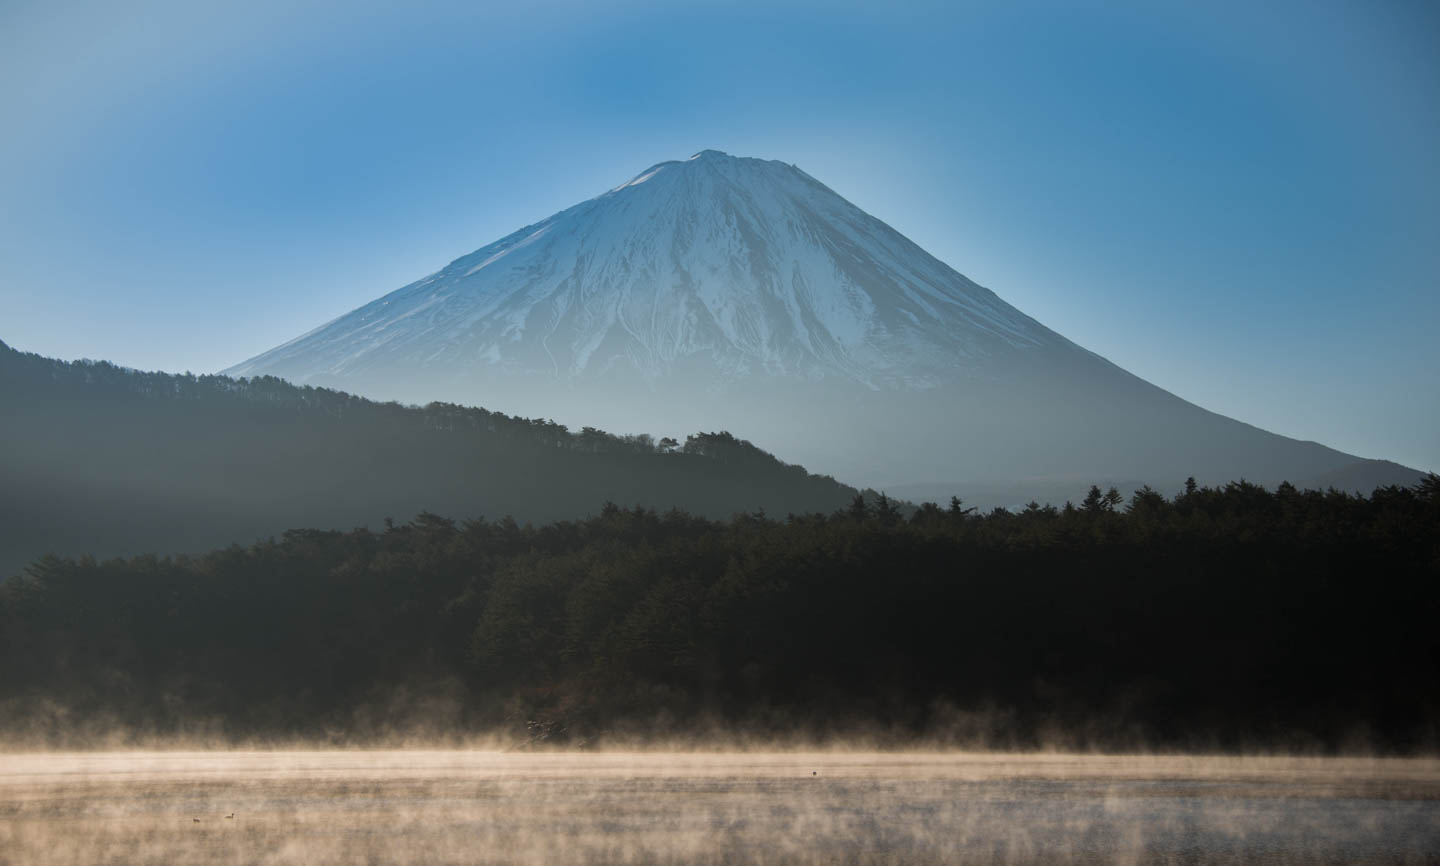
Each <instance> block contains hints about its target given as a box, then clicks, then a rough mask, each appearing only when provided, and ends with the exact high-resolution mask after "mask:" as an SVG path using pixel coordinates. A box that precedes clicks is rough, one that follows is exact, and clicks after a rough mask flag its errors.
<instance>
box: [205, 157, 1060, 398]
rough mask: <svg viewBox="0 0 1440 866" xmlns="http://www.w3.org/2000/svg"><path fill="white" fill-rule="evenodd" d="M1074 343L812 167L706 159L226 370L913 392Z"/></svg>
mask: <svg viewBox="0 0 1440 866" xmlns="http://www.w3.org/2000/svg"><path fill="white" fill-rule="evenodd" d="M1060 344H1064V345H1068V343H1066V341H1064V340H1063V338H1061V337H1059V336H1058V335H1056V334H1054V333H1053V332H1051V331H1049V330H1048V329H1046V328H1044V327H1042V326H1041V325H1039V324H1038V323H1036V322H1035V321H1034V320H1032V319H1030V318H1029V317H1027V316H1025V315H1024V314H1022V313H1020V312H1019V311H1018V310H1016V309H1014V308H1013V307H1011V306H1009V305H1008V304H1006V303H1005V302H1003V301H1001V300H1000V299H999V298H998V297H996V296H995V295H994V294H993V293H992V292H990V291H988V290H986V289H983V288H981V287H980V286H977V285H976V284H974V283H973V282H971V281H970V280H968V279H966V278H965V277H963V276H961V275H960V274H958V273H956V272H955V271H954V270H952V269H951V268H949V267H948V266H946V265H945V264H943V263H941V262H940V261H938V260H936V259H935V258H933V257H932V256H930V255H928V254H927V253H925V252H924V251H923V250H921V249H920V248H919V247H917V246H915V244H913V243H911V242H910V241H909V240H907V239H906V238H904V237H902V236H901V235H900V234H899V233H898V232H896V231H894V230H893V229H891V228H890V227H889V226H887V225H885V224H884V223H882V222H881V221H879V220H877V219H875V218H874V217H872V216H870V215H869V214H866V213H865V212H863V211H861V210H860V209H859V208H857V207H855V206H854V205H852V204H850V203H849V202H848V201H846V200H845V199H843V198H841V197H840V196H838V195H836V194H835V193H834V192H832V191H831V190H830V189H829V188H827V187H825V186H824V185H823V184H821V183H819V182H818V181H816V180H814V179H813V178H811V177H810V176H809V175H807V174H805V173H804V172H803V171H800V170H799V169H798V168H796V167H794V166H791V165H787V164H785V163H781V162H776V161H766V160H760V159H752V158H743V157H734V156H730V155H728V154H725V153H723V152H721V151H717V150H702V151H700V152H699V153H696V154H694V155H693V156H691V157H689V158H688V159H685V160H680V161H670V162H662V163H659V164H657V165H653V166H651V167H650V168H648V169H646V170H645V171H643V172H641V173H640V174H637V175H635V176H634V177H633V178H631V179H630V180H629V181H627V182H626V183H624V184H621V185H620V186H617V187H615V188H613V189H611V190H610V191H609V192H607V193H605V194H603V195H601V196H599V197H597V198H594V199H590V200H589V201H585V202H582V203H580V204H578V205H575V206H574V207H571V208H569V209H567V210H564V211H561V212H560V213H558V214H555V215H554V216H551V217H549V218H548V219H546V220H542V221H541V222H539V223H536V224H535V225H531V226H527V227H525V228H523V229H521V230H519V231H517V232H515V233H513V234H511V235H509V236H507V237H504V238H501V239H500V240H498V241H495V242H494V243H492V244H489V245H488V246H485V247H482V248H480V249H478V250H476V251H475V252H473V253H471V254H469V255H466V256H462V257H461V258H459V259H456V260H455V261H454V262H451V263H450V264H449V265H448V266H446V267H445V268H443V269H441V270H440V271H438V272H436V273H434V274H431V275H430V276H427V277H425V278H424V279H421V280H419V281H417V282H414V283H411V284H410V285H408V286H404V287H402V288H400V289H397V290H396V291H394V292H391V293H390V294H388V295H385V296H384V297H382V298H380V299H378V300H376V301H374V302H372V303H370V304H368V305H366V306H364V307H361V308H360V309H358V310H355V311H354V312H351V313H349V314H347V315H345V316H342V317H340V318H339V319H336V320H335V321H333V322H331V323H329V324H328V325H325V326H324V327H322V328H319V329H318V330H316V331H313V332H311V333H309V334H306V335H304V336H303V337H301V338H298V339H296V340H294V341H292V342H290V343H287V344H285V345H283V346H280V347H278V348H276V349H274V350H271V351H270V352H267V353H265V354H263V355H260V356H259V357H256V358H254V359H251V360H250V361H247V362H245V363H243V364H240V365H238V366H236V367H234V368H232V369H231V370H230V371H228V372H231V373H234V374H237V375H250V374H255V373H262V372H273V373H277V374H279V375H284V376H287V377H289V378H292V379H298V380H301V381H303V380H305V379H308V378H311V377H314V376H325V377H327V378H333V377H346V376H350V375H363V374H364V373H366V372H367V371H375V370H380V369H383V370H386V371H387V372H389V373H393V372H394V371H396V370H403V369H413V370H428V371H430V372H432V373H433V372H436V371H446V372H447V373H452V374H456V375H460V374H464V375H470V374H478V373H486V374H510V373H529V374H539V375H543V376H545V377H549V378H553V379H557V380H562V381H580V380H584V379H586V378H589V377H594V376H597V375H607V376H613V375H622V376H629V375H633V376H636V377H639V378H641V379H644V380H654V379H657V378H661V377H665V376H668V375H671V374H672V373H673V372H674V371H675V370H676V369H678V368H680V367H684V368H686V369H687V370H694V369H695V368H697V367H701V368H705V369H708V370H709V371H710V372H711V373H712V374H713V375H715V376H719V377H722V378H735V377H747V376H757V375H758V376H767V377H775V376H779V377H799V378H802V379H810V380H813V379H819V378H825V377H841V378H844V379H848V380H854V381H857V382H860V383H863V384H865V385H867V386H869V387H872V388H903V389H910V388H924V387H928V386H931V385H934V384H938V383H940V382H943V381H946V380H949V379H952V378H955V377H963V376H967V375H973V374H974V371H975V370H976V369H977V368H978V367H981V366H983V365H984V364H985V363H986V362H987V360H988V359H991V358H993V357H994V356H996V355H997V354H1007V353H1012V352H1015V351H1025V350H1027V349H1033V348H1036V347H1040V346H1046V345H1060Z"/></svg>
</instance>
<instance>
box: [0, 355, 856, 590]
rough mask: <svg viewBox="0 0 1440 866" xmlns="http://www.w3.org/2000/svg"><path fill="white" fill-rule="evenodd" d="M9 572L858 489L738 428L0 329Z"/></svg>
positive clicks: (775, 507)
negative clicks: (338, 535)
mask: <svg viewBox="0 0 1440 866" xmlns="http://www.w3.org/2000/svg"><path fill="white" fill-rule="evenodd" d="M0 406H3V411H4V423H3V424H0V490H3V491H4V496H3V497H0V576H6V575H9V574H12V573H14V572H15V571H16V570H18V569H20V568H21V567H23V566H24V564H25V563H26V562H29V561H31V560H33V559H34V558H35V557H37V556H40V555H42V554H44V553H48V552H54V553H60V554H69V555H79V554H85V553H91V554H95V555H100V556H112V555H118V554H135V553H143V552H146V551H153V550H165V551H171V552H173V551H196V552H199V551H203V550H207V549H211V548H215V547H221V546H224V545H227V544H231V543H234V542H241V543H248V542H250V541H253V540H255V539H257V538H263V537H266V536H269V535H273V534H277V533H280V532H283V531H284V530H286V529H289V528H291V527H294V526H309V527H321V528H343V529H350V528H353V527H356V526H364V525H368V526H377V527H378V526H379V525H380V524H381V522H382V521H383V520H384V519H385V518H386V517H388V516H394V517H397V518H399V519H402V520H403V519H406V518H409V517H410V516H412V515H414V514H417V513H419V512H421V511H423V510H426V509H431V510H435V511H439V512H442V513H445V514H449V515H453V516H455V517H462V518H470V517H479V516H481V515H491V516H500V515H512V516H513V517H515V519H517V520H520V521H522V522H523V521H551V520H560V519H570V518H577V517H582V516H585V515H586V514H593V513H595V512H596V511H598V510H599V508H600V506H601V505H602V504H603V503H604V502H606V501H607V500H614V501H618V502H627V503H644V504H645V505H647V506H652V507H656V508H661V509H665V508H670V507H681V508H685V509H686V510H688V511H690V512H693V513H696V514H701V515H706V516H710V517H728V516H730V515H731V514H735V513H738V512H747V511H753V510H755V509H759V508H763V509H766V510H768V511H771V512H775V513H779V514H785V513H787V512H791V511H795V512H804V511H814V510H821V511H827V510H830V509H833V508H837V507H840V506H841V505H843V504H844V503H845V502H847V501H849V499H850V498H851V497H852V496H853V495H854V494H855V490H854V489H853V488H850V487H846V486H845V485H842V484H839V483H837V482H836V481H835V480H834V479H831V478H827V477H820V476H815V475H810V474H809V473H807V472H806V471H805V470H804V469H803V468H801V467H799V466H790V465H787V464H784V463H782V462H780V461H779V460H777V459H775V458H774V457H772V456H771V455H769V454H767V453H765V452H764V451H761V450H760V449H758V448H756V447H754V446H753V445H751V444H750V443H749V442H745V441H743V440H739V439H736V438H735V437H733V436H731V435H729V434H728V433H712V434H697V435H695V436H691V437H689V438H688V439H687V440H686V441H685V442H684V443H677V442H673V441H670V440H662V441H661V442H656V441H654V440H653V439H652V438H651V437H650V436H648V435H638V436H614V435H610V434H608V433H605V432H603V431H600V430H595V429H593V428H589V427H587V428H585V429H583V430H581V431H580V432H578V433H572V432H569V431H567V430H566V429H565V428H564V427H562V426H560V425H558V424H555V423H553V422H549V421H541V420H531V419H525V418H513V417H510V416H507V415H504V414H501V413H498V412H489V411H486V410H484V409H472V408H465V407H461V406H454V405H448V404H439V403H432V404H431V405H429V406H426V407H424V408H418V407H406V406H401V405H400V404H398V403H376V402H372V401H369V400H365V399H362V398H359V397H354V396H351V395H349V394H344V393H341V392H338V391H329V390H325V389H317V388H299V387H296V386H294V385H290V384H288V383H286V382H283V381H281V380H279V379H274V378H270V377H259V378H255V379H240V380H236V379H230V378H226V377H223V376H194V375H190V374H185V375H175V374H167V373H142V372H139V371H135V370H128V369H125V368H121V367H117V366H115V365H113V364H108V363H105V362H92V361H79V362H75V363H66V362H63V361H56V360H52V359H48V358H42V357H40V356H38V355H34V354H29V353H21V352H17V351H15V350H13V349H11V348H10V347H8V346H6V345H4V344H3V343H0Z"/></svg>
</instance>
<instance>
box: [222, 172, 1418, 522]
mask: <svg viewBox="0 0 1440 866" xmlns="http://www.w3.org/2000/svg"><path fill="white" fill-rule="evenodd" d="M224 372H225V373H226V374H227V375H232V376H256V375H274V376H278V377H281V378H284V379H288V380H290V381H292V382H296V383H304V384H314V385H324V386H329V387H335V388H340V389H343V390H347V391H353V392H357V393H361V394H364V395H367V396H372V397H378V398H383V399H399V400H403V401H406V402H417V401H430V400H444V401H449V402H457V403H467V404H479V405H484V406H486V407H487V408H490V409H496V410H501V411H505V412H509V413H512V414H517V415H527V416H539V417H549V418H554V419H556V420H559V421H562V422H564V423H568V424H572V425H579V424H590V425H596V426H604V427H608V428H610V429H614V430H619V431H627V430H629V431H644V432H651V433H656V434H662V435H663V434H680V433H685V432H693V431H694V430H696V429H728V430H731V431H732V432H734V433H736V434H737V435H741V436H744V437H745V438H749V439H753V440H754V441H756V442H758V443H760V444H762V445H764V446H765V447H767V448H770V449H773V450H775V451H776V452H777V453H779V454H780V455H782V456H783V457H785V458H786V459H790V460H799V461H800V462H802V463H804V464H805V465H807V466H808V467H810V468H812V469H816V470H819V471H824V472H830V473H833V474H836V475H837V476H839V477H841V478H843V479H844V480H847V481H852V482H859V483H863V484H873V485H882V484H883V485H888V486H889V487H890V489H892V490H894V491H897V492H902V495H903V493H905V492H909V493H912V494H915V495H921V494H923V493H924V492H926V487H927V486H928V485H940V486H945V487H953V486H955V485H957V484H969V485H971V487H972V488H973V489H976V490H983V491H987V492H986V493H985V494H984V495H982V496H981V499H986V498H988V499H992V500H994V501H995V502H997V503H1007V504H1008V503H1013V502H1015V501H1021V500H1023V499H1024V498H1029V496H1030V495H1031V494H1036V495H1041V494H1043V495H1047V496H1065V495H1069V490H1070V487H1073V485H1075V484H1078V483H1079V482H1081V481H1083V482H1085V483H1089V482H1091V481H1113V482H1116V483H1121V484H1125V483H1130V484H1139V483H1150V484H1152V485H1155V486H1157V487H1159V488H1161V489H1171V488H1173V487H1174V486H1175V485H1177V484H1178V482H1179V481H1181V480H1183V479H1184V478H1186V477H1187V476H1195V477H1196V478H1198V479H1200V480H1201V481H1204V482H1223V481H1228V480H1234V479H1238V478H1242V477H1243V478H1247V479H1250V480H1253V481H1260V482H1266V483H1275V482H1278V481H1281V480H1290V481H1292V482H1296V483H1298V484H1302V485H1311V486H1329V485H1331V484H1335V485H1337V486H1345V487H1351V488H1357V489H1365V490H1367V491H1368V489H1369V488H1371V487H1373V486H1375V485H1376V484H1380V483H1406V482H1408V481H1410V480H1412V479H1413V478H1415V477H1418V473H1416V472H1414V471H1413V470H1408V469H1406V468H1404V467H1401V466H1398V465H1396V464H1393V463H1387V462H1384V461H1373V460H1362V459H1361V458H1358V457H1355V456H1352V455H1348V454H1344V453H1342V452H1339V451H1335V450H1333V449H1330V448H1326V447H1324V446H1322V445H1318V444H1316V443H1313V442H1301V441H1297V440H1293V439H1288V438H1285V437H1281V436H1278V435H1275V434H1272V433H1268V432H1266V431H1263V430H1260V429H1258V428H1255V427H1251V426H1249V425H1246V424H1243V423H1241V422H1238V421H1235V420H1232V419H1229V418H1225V417H1223V416H1220V415H1217V414H1214V413H1211V412H1208V411H1206V410H1204V409H1201V408H1199V407H1197V406H1195V405H1193V404H1190V403H1187V402H1185V401H1184V400H1181V399H1180V398H1178V397H1176V396H1174V395H1172V394H1170V393H1168V392H1166V391H1164V390H1162V389H1160V388H1158V387H1155V386H1153V385H1151V384H1149V383H1147V382H1145V381H1143V380H1141V379H1139V378H1137V377H1135V376H1133V375H1131V374H1130V373H1128V372H1126V371H1124V370H1122V369H1120V368H1119V367H1117V366H1115V365H1113V364H1111V363H1110V362H1108V361H1106V360H1105V359H1103V358H1101V357H1100V356H1098V355H1095V354H1094V353H1092V352H1089V351H1087V350H1085V349H1083V348H1081V347H1080V346H1077V345H1076V344H1074V343H1072V342H1070V341H1069V340H1067V339H1065V338H1064V337H1062V336H1061V335H1059V334H1057V333H1055V332H1054V331H1052V330H1050V329H1049V328H1046V327H1045V326H1044V325H1042V324H1040V323H1039V322H1037V321H1035V320H1034V319H1032V318H1030V317H1029V316H1027V315H1025V314H1024V313H1022V312H1020V311H1019V310H1017V309H1016V308H1014V307H1012V306H1011V305H1009V304H1007V303H1005V302H1004V301H1003V300H1001V299H1000V298H999V297H998V296H996V295H995V293H994V292H991V291H990V290H988V289H985V288H983V287H981V286H979V285H976V284H975V283H974V282H972V281H971V280H969V279H967V278H966V277H964V276H962V275H961V274H960V273H958V272H956V271H955V270H954V269H952V268H951V267H949V266H948V265H946V264H945V263H943V262H941V261H939V260H938V259H936V258H935V257H934V256H931V255H930V254H928V253H926V252H925V251H924V250H922V249H921V248H920V247H918V246H917V245H915V244H914V243H912V242H911V241H909V240H908V239H907V238H905V237H904V236H902V235H901V234H900V233H898V232H896V231H895V230H894V229H892V228H890V227H889V226H888V225H886V224H885V223H883V222H881V221H880V220H879V219H876V218H875V217H873V216H871V215H869V214H867V213H865V212H864V211H862V210H860V209H859V208H858V207H856V206H854V205H853V204H851V203H850V202H848V201H846V200H845V199H844V198H842V197H841V196H840V195H838V194H836V193H835V192H833V191H832V190H830V189H829V188H828V187H826V186H825V185H824V184H822V183H820V182H819V181H818V180H816V179H814V178H812V177H811V176H810V175H808V174H806V173H805V172H803V171H801V170H800V169H799V168H797V167H796V166H793V165H789V164H785V163H782V162H776V161H766V160H760V159H750V158H738V157H732V156H729V155H727V154H724V153H721V152H718V151H714V150H706V151H701V152H700V153H697V154H695V155H694V156H691V157H690V158H689V159H686V160H677V161H672V162H662V163H660V164H658V165H654V166H651V167H650V168H648V169H646V170H645V171H643V172H641V173H640V174H638V175H636V176H635V177H633V178H632V179H630V180H629V181H628V182H626V183H623V184H621V185H619V186H617V187H615V188H614V189H611V190H609V191H608V192H606V193H604V194H602V195H600V196H597V197H596V198H593V199H590V200H588V201H585V202H582V203H580V204H577V205H575V206H574V207H571V208H569V209H567V210H564V211H561V212H560V213H557V214H555V215H554V216H551V217H549V218H548V219H545V220H542V221H541V222H538V223H536V224H534V225H530V226H526V227H525V228H522V229H520V230H519V231H517V232H514V233H513V234H511V235H509V236H507V237H504V238H501V239H500V240H498V241H495V242H494V243H492V244H490V245H488V246H485V247H482V248H480V249H478V250H476V251H475V252H473V253H470V254H469V255H466V256H463V257H461V258H459V259H456V260H455V261H454V262H451V263H450V264H449V265H447V266H446V267H444V268H442V269H441V270H439V271H437V272H435V273H433V274H430V275H429V276H426V277H424V278H422V279H420V280H417V281H416V282H414V283H411V284H410V285H407V286H404V287H401V288H399V289H397V290H395V291H393V292H391V293H390V294H387V295H385V296H383V297H381V298H379V299H377V300H375V301H372V302H371V303H369V304H366V305H365V306H363V307H360V308H359V309H357V310H354V311H352V312H350V313H347V314H345V315H343V316H341V317H340V318H338V319H335V320H334V321H332V322H329V323H328V324H325V325H322V326H321V327H319V328H317V329H315V330H313V331H311V332H309V333H307V334H304V335H302V336H300V337H297V338H296V339H294V340H291V341H290V342H288V343H285V344H283V345H281V346H278V347H276V348H274V349H271V350H270V351H268V352H265V353H263V354H261V355H259V356H257V357H255V358H252V359H250V360H248V361H245V362H243V363H241V364H237V365H236V366H234V367H231V368H229V369H228V370H225V371H224ZM957 489H960V490H962V492H963V488H957Z"/></svg>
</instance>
